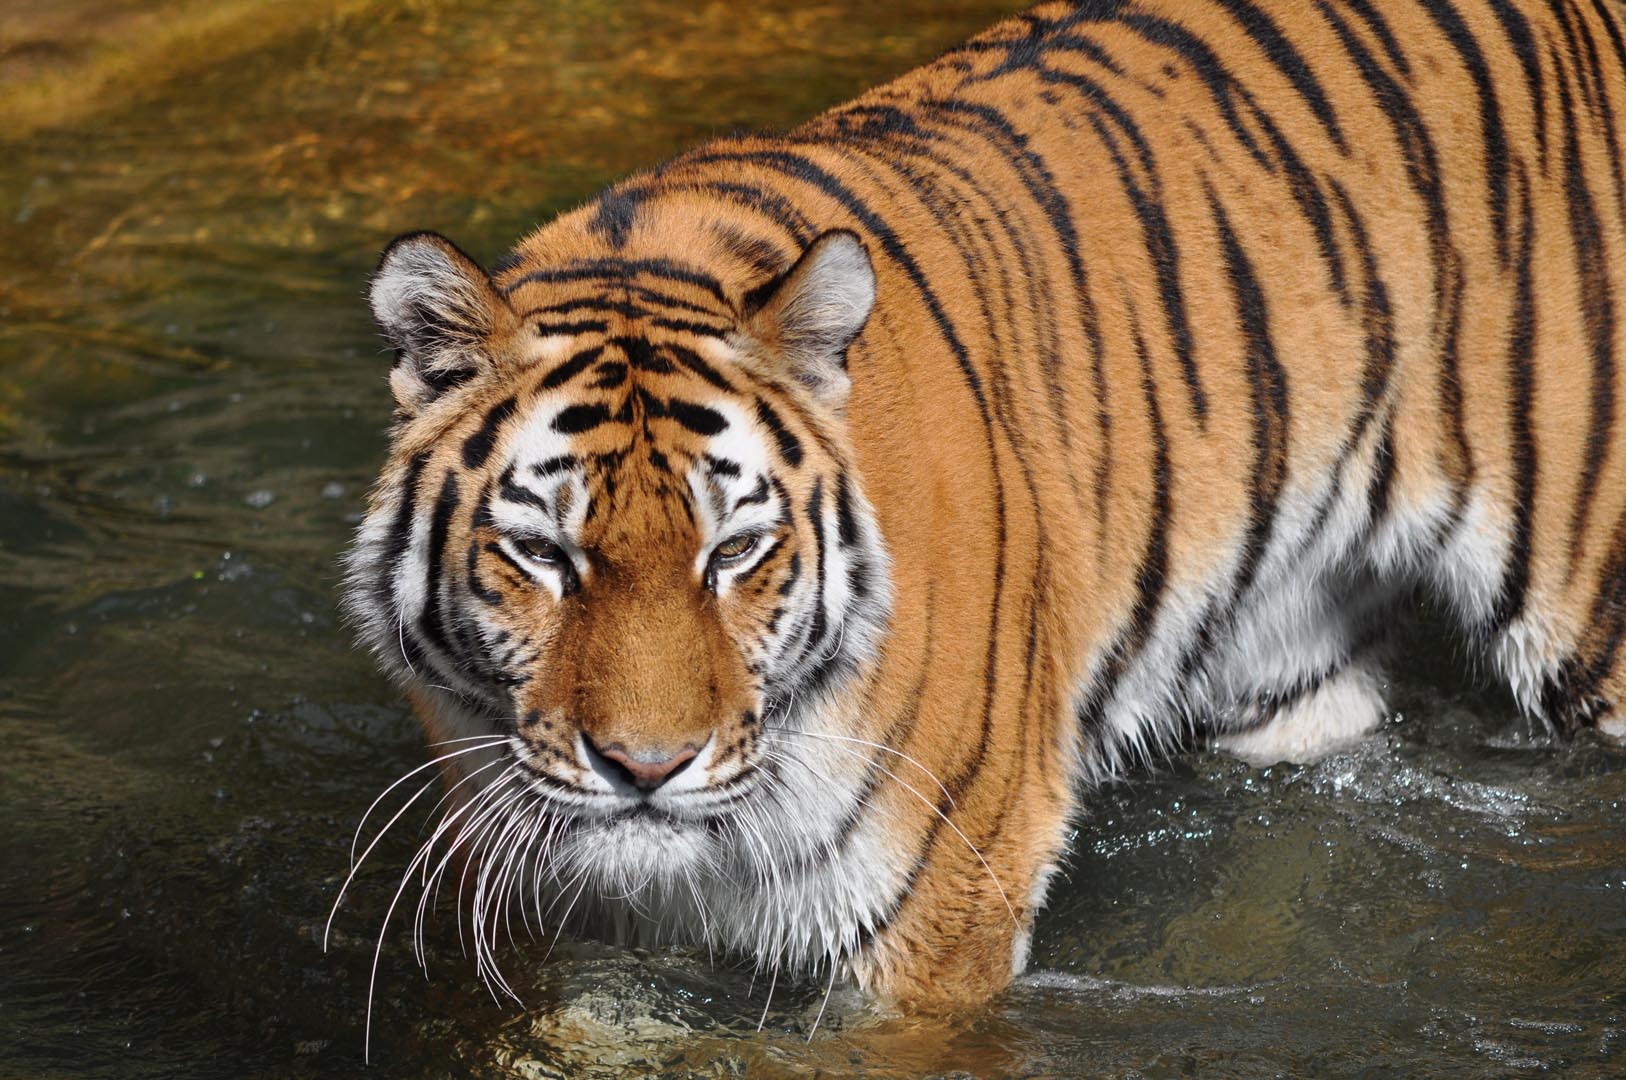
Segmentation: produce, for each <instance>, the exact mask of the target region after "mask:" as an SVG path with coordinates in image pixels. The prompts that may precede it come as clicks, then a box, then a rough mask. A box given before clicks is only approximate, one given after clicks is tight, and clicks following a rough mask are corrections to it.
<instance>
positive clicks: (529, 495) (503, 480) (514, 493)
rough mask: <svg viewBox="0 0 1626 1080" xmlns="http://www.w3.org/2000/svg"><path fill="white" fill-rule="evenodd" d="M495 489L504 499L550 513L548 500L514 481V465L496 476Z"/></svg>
mask: <svg viewBox="0 0 1626 1080" xmlns="http://www.w3.org/2000/svg"><path fill="white" fill-rule="evenodd" d="M552 460H554V461H558V460H559V459H558V458H554V459H552ZM541 475H547V474H541ZM497 490H498V491H499V492H500V493H501V494H502V497H503V498H504V499H506V500H507V501H509V502H511V503H518V504H519V505H521V506H533V507H535V508H536V509H538V510H541V511H542V512H543V513H552V511H551V510H549V509H548V501H547V500H546V499H545V498H543V497H542V496H541V495H538V494H537V493H536V492H534V491H532V490H531V489H530V488H528V487H524V486H522V485H520V484H516V483H514V466H512V465H510V466H508V468H506V469H504V470H503V471H502V475H501V476H500V477H498V478H497Z"/></svg>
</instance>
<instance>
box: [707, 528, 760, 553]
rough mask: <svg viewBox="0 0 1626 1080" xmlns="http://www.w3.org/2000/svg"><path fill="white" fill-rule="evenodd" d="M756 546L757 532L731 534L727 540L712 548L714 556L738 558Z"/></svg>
mask: <svg viewBox="0 0 1626 1080" xmlns="http://www.w3.org/2000/svg"><path fill="white" fill-rule="evenodd" d="M756 546H757V535H756V534H755V533H739V534H737V535H735V536H730V537H729V538H728V539H727V540H724V541H723V542H722V543H721V544H718V545H717V546H716V547H714V548H712V549H711V554H712V557H713V558H718V559H738V558H742V557H744V556H745V555H746V554H748V553H749V552H750V551H751V549H752V548H754V547H756Z"/></svg>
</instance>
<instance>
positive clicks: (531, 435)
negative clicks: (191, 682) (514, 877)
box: [347, 231, 889, 890]
mask: <svg viewBox="0 0 1626 1080" xmlns="http://www.w3.org/2000/svg"><path fill="white" fill-rule="evenodd" d="M874 293H875V278H874V275H873V272H872V269H871V266H870V263H869V259H868V256H867V254H866V253H865V250H864V247H863V245H862V243H861V242H860V241H859V239H858V237H857V236H855V235H854V234H852V233H849V232H843V231H836V232H829V233H825V234H824V235H822V236H820V237H819V238H818V239H817V240H815V241H814V242H813V243H812V244H811V245H810V246H808V247H807V249H806V250H805V251H804V252H803V253H802V254H801V256H800V257H799V259H797V260H796V261H795V262H794V265H791V266H790V267H789V269H786V270H784V271H783V272H781V273H776V274H771V275H769V276H768V277H767V278H766V280H763V281H760V282H758V283H757V284H755V285H754V286H752V287H750V288H740V289H739V290H737V291H734V290H730V289H725V288H722V287H720V286H718V285H717V284H716V283H715V282H713V281H711V280H710V279H708V278H707V277H706V275H704V274H702V273H699V272H697V271H687V270H684V269H683V264H678V263H671V264H663V265H661V266H652V265H650V264H648V263H647V262H645V263H639V262H637V261H615V260H603V259H599V260H586V261H581V260H578V261H575V262H567V263H565V264H563V265H554V266H548V265H542V266H536V265H534V263H527V264H521V265H520V266H518V267H516V268H510V269H509V270H508V271H505V272H504V273H503V274H501V275H500V284H499V280H494V279H493V278H492V277H491V276H490V275H488V274H487V273H486V272H485V271H484V270H483V269H481V268H480V267H479V266H478V265H477V264H476V263H475V262H474V261H473V260H472V259H470V258H469V257H468V256H466V255H465V254H463V253H462V252H461V251H459V250H458V249H457V248H456V247H455V246H453V245H452V244H451V243H450V242H449V241H447V240H445V239H444V238H442V237H439V236H436V235H434V234H428V233H418V234H409V235H407V236H404V237H401V238H400V239H398V240H397V241H395V243H394V244H392V245H391V246H390V247H389V249H388V250H387V251H386V252H385V254H384V256H383V258H382V260H381V262H380V266H379V269H378V271H377V274H376V275H375V277H374V279H373V284H372V289H371V305H372V310H373V314H374V317H375V319H376V321H377V323H378V325H379V326H380V328H381V329H382V331H383V333H384V335H385V337H386V339H387V340H388V342H389V344H390V345H391V346H392V347H393V348H394V350H395V362H394V366H393V368H392V370H391V373H390V386H391V390H392V392H393V394H394V397H395V401H396V405H397V423H396V427H395V430H394V433H393V442H392V447H391V453H390V458H389V462H388V464H387V466H386V468H385V470H384V473H383V476H382V478H381V480H380V482H379V484H378V486H377V487H376V488H375V490H374V491H373V493H372V497H371V504H370V511H369V513H368V515H367V517H366V519H365V521H364V523H363V524H362V526H361V528H360V530H359V533H358V536H357V539H356V542H355V544H354V546H353V548H352V550H351V552H350V554H349V555H348V558H347V570H348V580H347V606H348V609H349V611H350V613H351V615H352V617H353V618H354V619H355V621H356V622H357V624H358V625H359V627H360V629H361V634H362V636H363V638H364V640H365V641H366V643H367V644H368V645H369V646H370V647H371V649H372V650H373V651H374V653H376V655H377V656H378V657H379V658H380V660H381V661H382V662H383V664H384V665H385V666H386V668H387V669H388V670H389V671H390V672H391V673H392V674H393V675H394V676H395V677H396V678H397V679H398V680H399V681H400V682H402V683H403V684H404V685H405V687H406V688H407V690H408V692H409V693H410V694H411V696H412V697H413V699H414V702H415V705H416V706H417V711H418V712H419V714H420V716H421V717H422V718H423V720H424V722H425V725H426V727H427V729H428V733H429V736H430V738H431V739H432V740H436V741H442V740H458V739H464V740H469V746H468V747H467V749H468V751H469V752H468V753H463V752H461V750H460V749H459V748H458V747H457V745H456V744H452V747H451V749H450V750H446V749H443V750H442V751H440V752H441V753H443V755H444V756H446V757H448V758H449V760H450V763H451V764H450V767H449V768H448V770H447V771H448V776H449V779H451V780H452V781H453V782H454V786H455V788H457V789H460V792H461V794H460V798H461V799H462V800H463V801H464V802H468V801H470V800H472V799H477V798H479V795H478V793H479V792H482V791H484V792H488V793H489V792H491V791H493V790H496V789H497V787H499V786H501V785H507V787H509V788H512V789H513V790H514V791H515V792H523V794H515V795H513V796H512V805H514V806H518V805H521V804H523V805H525V806H527V807H532V808H535V809H536V812H537V814H538V820H539V821H540V820H542V819H543V818H546V820H547V821H548V823H549V826H548V827H549V843H550V845H551V849H550V852H549V854H550V857H551V859H552V861H553V864H554V865H555V866H557V867H561V868H564V869H565V870H566V871H568V872H571V873H580V874H582V875H584V876H585V878H586V879H587V880H589V881H592V882H597V883H602V885H603V887H604V888H605V889H606V890H611V889H621V890H626V889H628V888H629V887H630V886H631V885H633V884H636V883H638V882H644V883H648V882H650V881H651V880H653V881H655V882H656V883H657V884H658V883H659V882H661V881H678V880H682V878H683V876H684V875H688V874H690V873H693V872H694V871H695V870H697V869H703V868H710V869H713V870H715V869H717V868H718V867H719V866H721V865H722V864H724V863H726V861H727V860H728V858H729V848H730V845H731V844H738V843H739V842H740V841H741V839H742V837H743V831H742V830H743V829H744V825H743V824H741V821H740V819H741V815H742V814H748V813H749V812H750V808H751V807H752V806H753V805H754V804H756V803H760V801H761V800H764V799H767V798H770V797H773V798H779V799H781V800H782V799H783V798H784V797H785V792H786V791H794V790H801V789H806V790H808V791H809V792H810V795H809V797H810V798H817V797H819V793H818V792H817V791H816V790H814V788H815V787H816V786H817V785H812V784H810V781H809V779H808V778H807V777H804V776H794V777H792V776H781V777H779V781H780V782H779V783H778V784H777V785H774V784H773V783H772V780H773V774H774V773H775V771H776V769H777V764H776V762H775V760H774V758H773V754H772V752H771V750H770V748H769V747H768V746H767V745H766V744H767V742H768V741H770V740H765V738H764V733H765V730H771V729H772V727H773V726H774V725H776V724H778V725H781V726H784V727H793V726H794V725H796V724H797V723H812V721H811V720H809V719H808V716H809V713H810V710H815V709H816V707H817V703H818V702H820V701H821V700H823V699H825V698H826V697H827V696H828V695H829V694H831V693H832V692H833V691H834V690H836V689H837V688H839V687H840V686H841V685H842V683H843V681H844V680H845V678H846V677H847V676H848V675H849V674H850V673H852V672H853V671H854V670H856V669H857V668H858V667H860V666H861V665H863V664H865V663H866V662H868V661H869V660H870V659H871V658H872V657H873V655H874V650H875V649H876V648H877V647H878V641H879V636H880V632H881V630H882V628H883V626H884V623H885V621H886V619H887V617H888V595H889V586H888V581H887V559H886V554H885V551H884V548H883V546H882V542H881V538H880V536H879V534H878V531H877V528H876V526H875V523H874V517H873V514H872V512H871V510H870V508H869V506H868V504H867V502H866V501H865V498H864V495H863V493H862V491H861V490H860V486H859V484H858V482H857V478H856V474H855V473H854V471H853V462H852V460H851V450H850V447H849V444H848V441H847V439H846V437H845V435H844V431H843V424H842V408H843V404H844V401H845V398H846V395H847V391H848V387H849V382H848V377H847V373H846V368H845V364H846V353H847V349H848V346H849V345H850V344H851V343H852V341H853V339H854V338H855V337H856V336H857V335H858V333H859V331H860V330H861V329H862V327H863V325H864V322H865V320H866V318H867V317H868V314H869V312H870V308H871V306H872V304H873V300H874ZM488 736H489V738H487V737H488ZM475 751H478V752H475ZM770 787H772V788H774V790H775V792H776V793H777V794H774V795H773V796H770V795H769V794H768V793H767V791H768V789H769V788H770ZM826 794H828V793H826ZM494 799H495V797H493V799H488V800H487V801H488V803H492V805H495V803H494ZM783 809H784V808H783V807H781V811H783ZM474 816H475V815H474V814H473V813H472V812H471V814H470V818H469V820H470V821H472V820H473V819H474ZM788 832H794V829H789V830H788ZM786 834H787V830H786V829H781V841H782V840H783V836H784V835H786ZM781 841H776V842H781ZM788 842H790V843H794V840H791V841H788ZM808 842H809V844H814V843H815V841H814V840H813V839H812V838H810V839H809V841H808Z"/></svg>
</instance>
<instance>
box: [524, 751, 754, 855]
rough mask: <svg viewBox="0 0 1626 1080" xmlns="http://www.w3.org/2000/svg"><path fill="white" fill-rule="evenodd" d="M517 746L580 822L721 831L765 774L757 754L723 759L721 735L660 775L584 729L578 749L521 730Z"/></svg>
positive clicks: (557, 801) (539, 787) (541, 787)
mask: <svg viewBox="0 0 1626 1080" xmlns="http://www.w3.org/2000/svg"><path fill="white" fill-rule="evenodd" d="M509 749H510V752H511V753H512V754H513V757H514V759H515V762H516V764H517V765H519V766H520V767H521V769H522V772H521V775H522V776H523V777H524V779H525V780H526V781H527V782H528V783H529V784H530V786H531V787H532V788H533V789H534V790H535V792H536V793H537V794H538V795H539V796H541V797H543V798H544V799H546V800H547V801H548V802H549V803H550V804H551V805H553V806H554V808H555V809H556V810H557V811H559V812H560V813H561V814H562V815H564V816H565V817H566V818H567V819H571V820H573V821H574V823H575V827H576V828H581V827H585V826H591V825H613V824H617V823H624V822H645V823H654V824H662V825H666V826H669V827H670V828H673V829H700V830H703V831H710V832H712V833H717V832H719V831H720V830H721V827H722V825H723V824H724V822H725V821H726V819H727V818H729V817H730V816H731V815H732V813H733V810H734V807H735V804H737V803H739V802H741V801H742V800H745V799H747V798H749V797H750V794H751V792H752V791H753V790H755V789H756V787H757V786H758V785H759V784H760V783H761V780H762V777H761V770H760V769H759V767H758V765H757V763H756V762H754V761H752V760H750V759H749V758H745V759H737V758H736V759H732V760H729V761H727V762H723V761H719V760H718V754H717V738H716V736H715V735H713V736H712V738H710V739H708V740H707V742H706V743H705V745H703V746H701V747H700V748H699V749H698V750H697V751H694V752H693V753H691V754H689V755H687V756H686V757H685V759H684V760H682V761H681V762H679V763H678V764H677V765H675V766H674V767H672V768H671V769H669V770H668V771H667V772H666V773H665V775H663V776H662V777H661V778H660V780H659V781H658V782H656V783H648V782H641V778H640V777H639V776H637V775H636V774H634V773H632V772H631V771H630V770H628V769H627V768H626V767H624V766H620V765H618V764H617V763H616V762H614V761H613V760H610V759H608V758H607V757H606V756H605V755H604V754H602V753H601V752H599V751H598V750H597V749H596V748H595V747H594V744H593V741H592V740H591V739H590V738H588V737H587V736H586V735H584V734H582V733H577V735H576V738H575V746H574V747H573V748H572V749H573V750H574V755H567V754H566V753H564V752H563V751H561V750H559V749H558V748H556V747H552V746H545V747H540V748H539V747H535V746H533V745H532V744H530V743H529V742H528V741H527V740H525V739H524V738H519V737H515V738H512V739H510V740H509Z"/></svg>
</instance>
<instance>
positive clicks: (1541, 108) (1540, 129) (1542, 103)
mask: <svg viewBox="0 0 1626 1080" xmlns="http://www.w3.org/2000/svg"><path fill="white" fill-rule="evenodd" d="M1486 2H1487V3H1489V4H1490V7H1491V11H1493V12H1495V13H1496V19H1497V21H1498V22H1500V23H1501V24H1502V32H1503V33H1504V34H1506V35H1507V40H1508V43H1509V44H1510V45H1512V46H1513V53H1514V55H1515V56H1517V57H1518V58H1519V67H1520V68H1521V69H1522V70H1523V72H1524V88H1525V92H1526V93H1527V94H1529V95H1530V107H1531V109H1532V111H1534V113H1535V117H1536V147H1537V151H1538V152H1539V153H1540V155H1541V171H1542V172H1546V171H1547V88H1546V86H1545V84H1544V83H1543V82H1542V79H1541V55H1540V54H1539V53H1538V52H1537V51H1536V39H1535V37H1534V36H1533V35H1532V34H1531V33H1530V21H1529V20H1528V19H1526V18H1525V17H1524V13H1523V12H1521V11H1520V10H1519V9H1518V8H1516V7H1514V6H1513V4H1511V3H1510V2H1509V0H1486Z"/></svg>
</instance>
